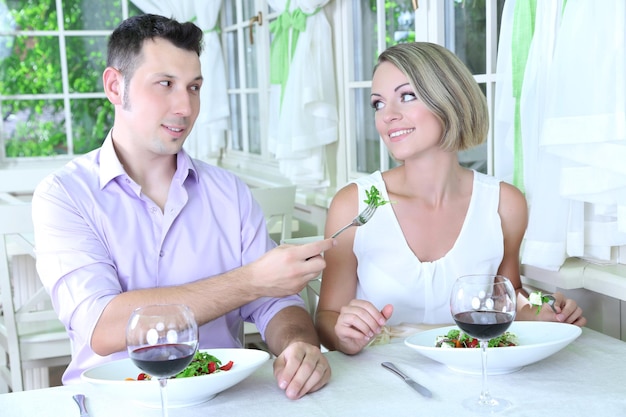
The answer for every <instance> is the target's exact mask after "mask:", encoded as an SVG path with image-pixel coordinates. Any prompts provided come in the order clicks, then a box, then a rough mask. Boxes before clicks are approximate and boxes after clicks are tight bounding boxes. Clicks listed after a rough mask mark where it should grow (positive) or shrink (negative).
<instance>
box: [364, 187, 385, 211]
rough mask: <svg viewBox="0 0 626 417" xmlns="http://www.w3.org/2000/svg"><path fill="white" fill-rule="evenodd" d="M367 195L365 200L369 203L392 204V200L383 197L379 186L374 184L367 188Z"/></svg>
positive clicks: (375, 204)
mask: <svg viewBox="0 0 626 417" xmlns="http://www.w3.org/2000/svg"><path fill="white" fill-rule="evenodd" d="M365 196H366V197H367V198H366V199H365V200H363V202H364V203H365V204H367V205H370V204H373V205H374V206H376V207H380V206H384V205H385V204H388V203H389V204H391V201H389V200H385V199H383V197H382V196H381V195H380V191H378V188H376V187H375V186H373V185H372V187H371V188H370V189H369V191H368V190H365Z"/></svg>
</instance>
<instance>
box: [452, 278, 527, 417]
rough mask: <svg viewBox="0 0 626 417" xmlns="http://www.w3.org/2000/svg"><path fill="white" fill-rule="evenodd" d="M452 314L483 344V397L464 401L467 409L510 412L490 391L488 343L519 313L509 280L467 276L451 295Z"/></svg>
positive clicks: (454, 287)
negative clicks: (488, 386) (488, 382)
mask: <svg viewBox="0 0 626 417" xmlns="http://www.w3.org/2000/svg"><path fill="white" fill-rule="evenodd" d="M450 312H451V313H452V318H453V319H454V321H455V322H456V324H457V326H459V328H460V329H461V330H462V331H464V332H465V333H467V334H468V335H469V336H471V337H474V338H476V339H478V340H479V342H480V349H481V357H482V391H481V393H480V397H479V398H478V399H476V398H475V397H472V398H469V399H467V400H465V402H464V403H463V404H464V405H465V407H466V408H468V409H470V410H472V411H478V412H488V413H492V412H497V411H502V410H504V409H506V408H508V407H509V406H510V405H511V403H510V402H509V401H507V400H505V399H499V398H493V397H492V396H491V394H489V390H488V388H487V346H488V344H489V339H492V338H494V337H498V336H501V335H502V334H503V333H504V332H506V330H507V329H508V328H509V326H510V325H511V323H512V322H513V320H514V319H515V313H516V294H515V289H514V288H513V284H511V281H509V279H508V278H506V277H504V276H502V275H495V274H479V275H465V276H462V277H460V278H458V279H457V280H456V282H455V283H454V285H453V287H452V294H451V295H450Z"/></svg>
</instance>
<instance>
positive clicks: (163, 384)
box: [159, 378, 168, 417]
mask: <svg viewBox="0 0 626 417" xmlns="http://www.w3.org/2000/svg"><path fill="white" fill-rule="evenodd" d="M159 386H160V387H161V415H162V416H163V417H167V415H168V412H167V378H159Z"/></svg>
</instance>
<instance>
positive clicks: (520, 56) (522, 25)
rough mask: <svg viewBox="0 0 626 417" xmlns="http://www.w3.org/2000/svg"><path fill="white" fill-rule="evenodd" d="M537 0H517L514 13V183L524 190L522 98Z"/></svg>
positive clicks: (512, 55)
mask: <svg viewBox="0 0 626 417" xmlns="http://www.w3.org/2000/svg"><path fill="white" fill-rule="evenodd" d="M536 10H537V1H536V0H517V1H516V2H515V11H514V13H513V36H512V39H511V40H512V42H511V64H512V83H513V86H512V87H513V97H514V98H515V115H514V119H513V120H514V122H513V123H514V125H513V126H514V141H513V155H514V156H513V157H514V160H513V184H514V185H515V186H516V187H517V188H519V189H520V190H521V191H522V192H524V151H523V145H522V140H523V138H522V126H521V117H520V100H521V96H522V86H523V84H524V71H525V70H526V61H527V60H528V52H529V51H530V44H531V42H532V39H533V35H534V32H535V13H536Z"/></svg>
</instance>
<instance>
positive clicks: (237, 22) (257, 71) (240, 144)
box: [221, 0, 280, 183]
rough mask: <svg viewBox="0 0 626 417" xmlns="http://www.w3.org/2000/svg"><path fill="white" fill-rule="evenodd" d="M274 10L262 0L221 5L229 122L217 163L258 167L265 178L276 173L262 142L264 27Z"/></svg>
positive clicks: (267, 47)
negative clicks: (223, 149) (222, 152)
mask: <svg viewBox="0 0 626 417" xmlns="http://www.w3.org/2000/svg"><path fill="white" fill-rule="evenodd" d="M277 15H278V13H277V12H276V11H275V10H273V9H272V8H271V7H270V6H269V5H268V2H267V1H266V0H242V1H232V2H224V4H223V6H222V17H221V32H222V49H223V51H224V56H225V61H226V66H227V72H226V73H227V78H228V80H227V83H228V86H227V87H228V97H229V105H230V123H229V125H230V126H229V127H230V128H229V131H228V143H227V149H226V156H225V157H224V158H223V159H222V161H221V163H222V165H223V166H224V167H226V168H231V169H235V170H238V171H240V173H241V174H242V176H245V171H248V172H263V174H264V176H266V177H267V178H272V177H273V178H278V177H279V174H278V169H277V168H276V162H275V160H274V157H273V155H272V154H271V153H270V151H269V144H268V122H269V118H270V117H271V115H270V111H269V91H270V85H269V56H270V36H271V35H270V29H269V28H270V25H271V22H272V21H274V20H275V19H276V17H277ZM255 178H256V180H255ZM247 180H248V182H250V183H254V182H257V181H259V180H260V179H259V178H258V177H256V176H255V175H251V176H250V177H248V178H247ZM279 181H280V180H279Z"/></svg>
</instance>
